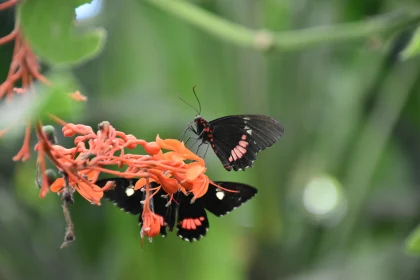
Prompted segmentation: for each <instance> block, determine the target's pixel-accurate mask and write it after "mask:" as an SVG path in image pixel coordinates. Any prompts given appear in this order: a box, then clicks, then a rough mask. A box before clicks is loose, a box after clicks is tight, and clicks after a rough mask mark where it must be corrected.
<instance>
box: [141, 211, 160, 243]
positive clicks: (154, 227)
mask: <svg viewBox="0 0 420 280" xmlns="http://www.w3.org/2000/svg"><path fill="white" fill-rule="evenodd" d="M141 217H142V219H143V226H142V228H141V231H140V234H141V237H142V238H143V237H144V236H147V237H149V238H152V237H155V236H157V235H158V234H159V233H160V227H161V226H163V218H162V216H158V215H156V214H155V213H153V212H152V211H151V210H150V208H149V207H144V209H143V214H142V216H141Z"/></svg>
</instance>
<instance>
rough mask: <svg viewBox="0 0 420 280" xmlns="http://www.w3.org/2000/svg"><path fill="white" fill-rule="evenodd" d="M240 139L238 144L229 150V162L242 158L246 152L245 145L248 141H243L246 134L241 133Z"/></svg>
mask: <svg viewBox="0 0 420 280" xmlns="http://www.w3.org/2000/svg"><path fill="white" fill-rule="evenodd" d="M241 139H242V140H241V141H239V144H238V145H237V146H236V147H235V148H233V150H232V151H231V152H230V157H229V162H232V161H234V160H238V159H240V158H242V157H243V156H244V154H245V153H246V147H247V146H248V145H249V143H248V142H246V141H244V140H245V139H246V135H245V134H244V135H242V137H241Z"/></svg>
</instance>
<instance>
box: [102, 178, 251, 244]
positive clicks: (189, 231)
mask: <svg viewBox="0 0 420 280" xmlns="http://www.w3.org/2000/svg"><path fill="white" fill-rule="evenodd" d="M137 180H138V179H125V178H112V179H102V180H98V181H97V182H96V183H95V184H96V185H98V186H100V187H103V186H105V184H106V183H107V182H108V181H114V182H115V184H116V186H115V188H114V189H112V190H109V191H106V192H104V197H105V198H106V199H108V200H110V201H112V202H114V204H115V205H116V206H118V207H119V208H121V210H124V211H126V212H128V213H130V214H134V215H139V224H140V225H142V224H143V221H142V217H141V216H142V215H141V214H142V211H143V204H141V203H140V202H141V201H143V200H144V198H145V192H144V191H141V190H137V191H134V185H135V183H136V182H137ZM215 183H216V184H218V185H219V186H220V187H222V188H225V189H227V190H232V191H233V192H229V191H225V190H222V189H220V188H218V187H217V186H215V185H213V184H211V183H210V184H209V189H208V191H207V193H206V194H205V195H204V196H202V197H200V198H198V199H196V200H195V201H194V202H193V203H191V199H192V198H193V195H192V194H189V195H188V196H186V195H184V194H183V193H181V192H178V193H177V194H176V203H175V202H172V203H170V204H169V205H168V198H167V197H166V196H165V194H166V193H165V192H164V191H163V190H162V189H161V190H159V193H157V194H156V195H154V196H153V198H152V200H153V203H151V205H152V211H153V212H154V213H155V214H156V215H159V216H161V217H162V218H163V221H164V226H161V228H160V233H161V235H162V236H166V228H168V229H169V231H172V230H173V228H174V226H175V221H176V220H177V222H176V226H177V228H178V232H177V235H178V236H179V237H181V238H182V239H183V240H185V241H190V242H191V241H196V240H199V239H200V238H201V237H204V236H205V235H206V233H207V231H208V229H209V221H208V219H207V213H206V211H205V209H206V210H208V211H210V212H211V213H213V214H214V215H216V216H218V217H220V216H223V215H225V214H227V213H229V212H230V211H232V210H233V209H235V208H236V207H239V206H240V205H242V204H243V203H245V202H246V201H248V200H249V199H251V198H252V197H253V196H254V195H255V194H256V193H257V189H255V188H253V187H251V186H248V185H245V184H241V183H230V182H215ZM150 185H151V188H155V187H158V186H159V185H158V183H156V182H152V183H150Z"/></svg>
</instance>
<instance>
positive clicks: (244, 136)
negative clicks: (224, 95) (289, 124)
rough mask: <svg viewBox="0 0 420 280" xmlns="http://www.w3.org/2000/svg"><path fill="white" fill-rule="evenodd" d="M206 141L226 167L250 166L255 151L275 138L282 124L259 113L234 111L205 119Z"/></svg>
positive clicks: (270, 143) (274, 141) (278, 137)
mask: <svg viewBox="0 0 420 280" xmlns="http://www.w3.org/2000/svg"><path fill="white" fill-rule="evenodd" d="M209 126H210V128H211V131H212V140H213V141H210V144H211V146H212V148H213V150H214V152H215V154H216V155H217V156H218V157H219V159H220V160H221V162H222V164H223V166H224V167H225V169H226V170H228V171H230V170H231V169H232V168H233V169H234V170H235V171H237V170H239V169H242V170H245V169H246V168H247V167H250V166H252V164H253V162H254V160H255V159H256V158H257V154H258V153H259V152H260V151H261V150H264V149H266V148H268V147H270V146H272V145H273V144H274V143H276V142H277V140H279V139H280V137H281V135H282V134H283V132H284V128H283V126H282V125H281V124H280V123H279V122H278V121H276V120H275V119H273V118H270V117H267V116H263V115H234V116H227V117H223V118H219V119H216V120H214V121H211V122H209Z"/></svg>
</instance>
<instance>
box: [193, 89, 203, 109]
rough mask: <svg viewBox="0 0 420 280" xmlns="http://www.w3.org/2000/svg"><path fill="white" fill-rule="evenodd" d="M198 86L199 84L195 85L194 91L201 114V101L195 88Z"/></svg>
mask: <svg viewBox="0 0 420 280" xmlns="http://www.w3.org/2000/svg"><path fill="white" fill-rule="evenodd" d="M196 87H197V85H195V86H193V92H194V95H195V98H196V99H197V102H198V107H199V109H200V110H199V112H198V114H199V115H200V114H201V103H200V99H198V96H197V93H195V88H196Z"/></svg>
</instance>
